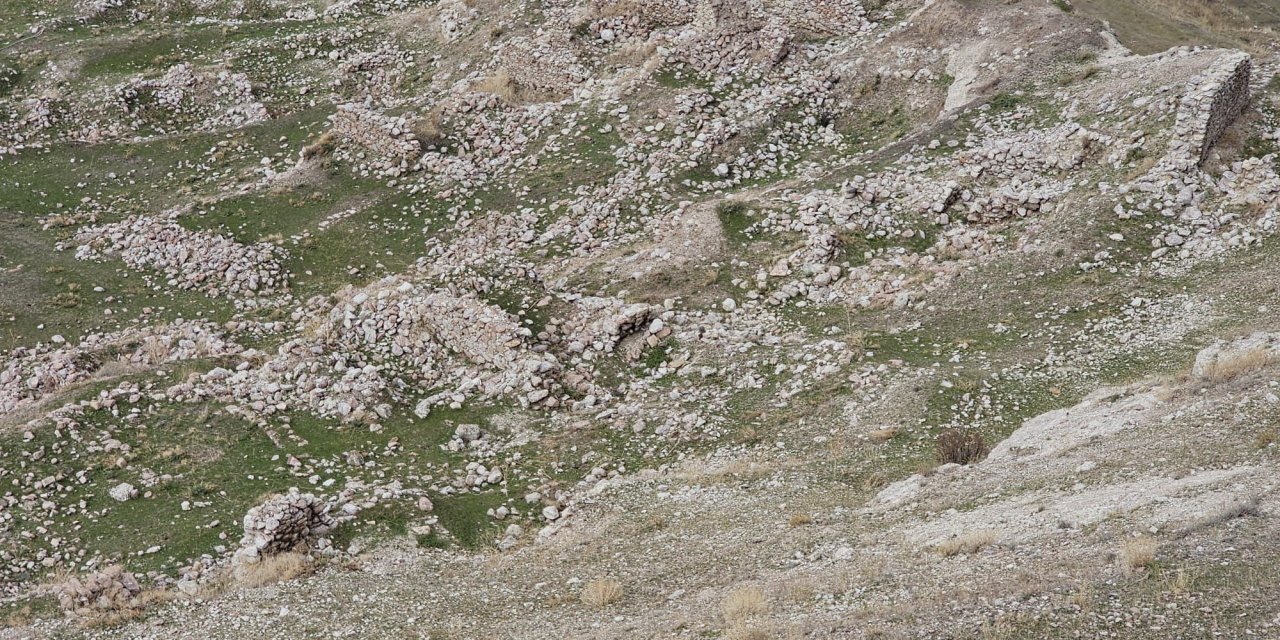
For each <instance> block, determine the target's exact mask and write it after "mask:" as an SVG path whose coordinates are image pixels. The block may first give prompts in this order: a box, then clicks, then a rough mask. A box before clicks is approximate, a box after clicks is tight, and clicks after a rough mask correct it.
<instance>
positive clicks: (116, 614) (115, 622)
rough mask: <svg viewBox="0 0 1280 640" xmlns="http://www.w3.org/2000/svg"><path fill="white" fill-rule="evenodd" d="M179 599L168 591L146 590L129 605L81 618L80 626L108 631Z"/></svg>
mask: <svg viewBox="0 0 1280 640" xmlns="http://www.w3.org/2000/svg"><path fill="white" fill-rule="evenodd" d="M175 597H177V596H176V595H175V594H174V593H173V592H172V591H169V590H166V589H156V588H152V589H144V590H143V591H142V593H139V594H138V595H137V596H136V597H135V598H134V599H133V600H131V601H130V602H129V603H128V604H127V605H124V606H120V607H117V608H114V609H109V610H104V611H98V612H94V613H92V614H90V615H88V616H85V617H82V618H80V625H81V626H83V627H86V628H89V629H106V628H110V627H118V626H120V625H122V624H124V623H126V622H129V621H131V620H137V619H138V618H141V617H142V615H143V614H144V613H146V612H147V609H149V608H151V607H154V606H155V605H158V604H161V603H164V602H168V601H170V600H173V599H174V598H175Z"/></svg>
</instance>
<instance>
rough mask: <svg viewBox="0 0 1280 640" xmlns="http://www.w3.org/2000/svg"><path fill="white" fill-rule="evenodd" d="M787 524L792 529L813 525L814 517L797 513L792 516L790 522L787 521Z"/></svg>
mask: <svg viewBox="0 0 1280 640" xmlns="http://www.w3.org/2000/svg"><path fill="white" fill-rule="evenodd" d="M787 524H788V525H789V526H791V527H792V528H795V527H803V526H805V525H807V524H813V516H811V515H809V514H807V513H795V514H792V515H791V519H790V520H787Z"/></svg>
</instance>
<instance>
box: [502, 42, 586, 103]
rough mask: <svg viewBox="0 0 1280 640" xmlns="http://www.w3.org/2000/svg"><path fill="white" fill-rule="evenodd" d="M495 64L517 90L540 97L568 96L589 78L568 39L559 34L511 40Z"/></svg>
mask: <svg viewBox="0 0 1280 640" xmlns="http://www.w3.org/2000/svg"><path fill="white" fill-rule="evenodd" d="M497 64H498V68H499V69H501V70H502V71H505V72H506V73H507V74H508V76H509V77H510V79H511V80H512V81H513V82H514V83H515V85H516V87H517V88H518V89H520V90H521V91H531V92H534V93H537V94H542V95H564V94H567V93H571V92H572V91H573V89H574V87H576V86H577V85H579V84H581V83H582V82H583V81H585V80H586V79H587V77H588V73H587V70H586V68H585V67H583V66H582V64H581V63H580V62H578V59H577V56H576V54H575V53H574V48H573V47H571V46H569V39H568V36H567V35H566V34H564V33H563V32H558V31H551V32H545V33H543V34H542V35H541V37H537V38H533V37H520V38H514V39H512V40H511V41H510V42H508V43H507V44H506V46H504V47H503V49H502V52H501V53H500V54H499V55H498V58H497Z"/></svg>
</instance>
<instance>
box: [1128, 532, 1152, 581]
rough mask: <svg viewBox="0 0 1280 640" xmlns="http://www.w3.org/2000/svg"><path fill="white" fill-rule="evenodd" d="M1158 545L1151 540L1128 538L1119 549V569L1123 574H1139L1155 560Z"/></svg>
mask: <svg viewBox="0 0 1280 640" xmlns="http://www.w3.org/2000/svg"><path fill="white" fill-rule="evenodd" d="M1157 549H1159V545H1158V544H1156V541H1155V540H1152V539H1151V538H1146V537H1143V538H1129V539H1128V540H1125V541H1124V545H1122V546H1121V547H1120V568H1121V569H1123V570H1124V572H1125V574H1128V575H1132V574H1135V573H1139V572H1141V571H1142V570H1144V569H1146V568H1147V567H1149V566H1151V563H1152V562H1155V560H1156V550H1157Z"/></svg>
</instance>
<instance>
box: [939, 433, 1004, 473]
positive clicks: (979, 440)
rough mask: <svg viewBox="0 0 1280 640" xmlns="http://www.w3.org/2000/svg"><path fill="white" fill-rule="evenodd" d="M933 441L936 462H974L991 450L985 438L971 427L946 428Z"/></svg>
mask: <svg viewBox="0 0 1280 640" xmlns="http://www.w3.org/2000/svg"><path fill="white" fill-rule="evenodd" d="M934 443H935V445H936V449H937V459H938V464H966V465H967V464H975V463H977V462H981V461H982V459H983V458H986V457H987V453H988V452H989V451H990V450H991V449H990V447H989V446H987V441H986V438H984V437H983V436H982V434H981V433H978V432H977V431H975V430H973V429H947V430H946V431H943V432H942V433H941V434H939V435H938V437H937V439H936V440H935V441H934Z"/></svg>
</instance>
